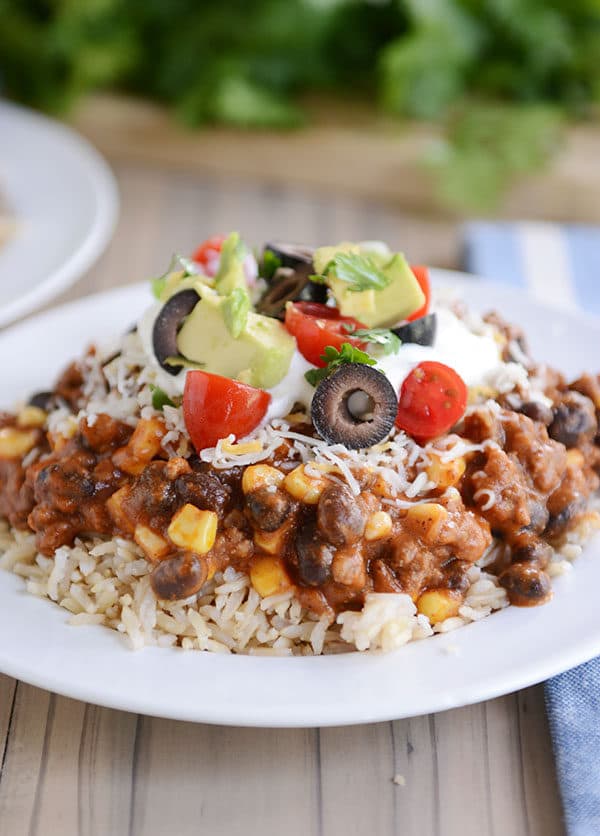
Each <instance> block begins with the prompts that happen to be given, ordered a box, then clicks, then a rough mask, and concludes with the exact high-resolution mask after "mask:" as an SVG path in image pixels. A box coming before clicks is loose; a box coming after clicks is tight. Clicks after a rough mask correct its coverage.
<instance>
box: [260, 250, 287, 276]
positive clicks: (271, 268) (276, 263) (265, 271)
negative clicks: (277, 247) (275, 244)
mask: <svg viewBox="0 0 600 836" xmlns="http://www.w3.org/2000/svg"><path fill="white" fill-rule="evenodd" d="M281 265H282V261H281V259H280V258H279V256H278V255H275V253H274V252H273V250H265V251H264V252H263V255H262V264H261V268H260V275H261V276H262V277H263V279H267V280H270V279H272V278H273V276H274V275H275V273H276V271H277V270H278V269H279V267H281Z"/></svg>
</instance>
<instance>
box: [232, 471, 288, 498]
mask: <svg viewBox="0 0 600 836" xmlns="http://www.w3.org/2000/svg"><path fill="white" fill-rule="evenodd" d="M284 479H285V474H283V473H282V472H281V470H277V468H276V467H271V465H269V464H253V465H250V467H247V468H246V469H245V470H244V475H243V476H242V490H243V491H244V493H250V492H251V491H256V490H258V488H268V487H269V486H270V485H275V486H278V485H281V483H282V482H283V480H284Z"/></svg>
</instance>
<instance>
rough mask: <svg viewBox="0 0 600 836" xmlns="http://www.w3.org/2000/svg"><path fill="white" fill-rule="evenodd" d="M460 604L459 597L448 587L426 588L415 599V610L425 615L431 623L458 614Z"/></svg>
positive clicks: (437, 622)
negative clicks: (425, 590)
mask: <svg viewBox="0 0 600 836" xmlns="http://www.w3.org/2000/svg"><path fill="white" fill-rule="evenodd" d="M460 605H461V598H460V597H459V596H458V595H457V593H456V592H453V591H452V590H450V589H428V590H427V592H424V593H423V594H422V595H420V596H419V598H418V600H417V610H418V611H419V612H420V613H421V615H426V616H427V618H428V619H429V621H430V623H431V624H439V623H440V621H445V620H446V619H447V618H452V617H453V616H455V615H458V610H459V608H460Z"/></svg>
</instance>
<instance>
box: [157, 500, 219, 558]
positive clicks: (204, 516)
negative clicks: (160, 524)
mask: <svg viewBox="0 0 600 836" xmlns="http://www.w3.org/2000/svg"><path fill="white" fill-rule="evenodd" d="M218 523H219V518H218V516H217V515H216V514H215V512H214V511H201V510H200V509H199V508H196V506H195V505H191V504H190V503H188V504H187V505H184V506H183V508H180V509H179V511H177V513H176V514H175V516H174V517H173V519H172V520H171V522H170V524H169V528H168V535H169V537H170V538H171V540H172V541H173V543H175V545H176V546H179V548H181V549H187V550H188V551H191V552H194V553H195V554H206V553H207V552H209V551H210V550H211V549H212V547H213V546H214V544H215V539H216V537H217V525H218Z"/></svg>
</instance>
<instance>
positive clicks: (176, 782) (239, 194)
mask: <svg viewBox="0 0 600 836" xmlns="http://www.w3.org/2000/svg"><path fill="white" fill-rule="evenodd" d="M117 175H118V177H119V181H120V187H121V195H122V211H121V221H120V224H119V228H118V230H117V233H116V235H115V238H114V240H113V242H112V244H111V246H110V248H109V250H108V252H107V253H106V254H105V256H104V257H103V258H102V260H101V261H100V263H99V264H98V265H97V266H96V267H95V268H94V269H93V270H92V271H91V272H90V273H89V274H88V275H87V276H86V277H85V278H84V279H83V281H82V282H81V283H80V284H79V285H78V286H77V288H75V289H73V290H72V291H70V292H69V293H67V294H65V297H64V299H74V298H76V297H78V296H82V295H84V294H87V293H90V292H92V291H96V290H100V289H103V288H108V287H112V286H114V285H118V284H122V283H125V282H130V281H138V280H140V279H143V278H145V277H148V276H150V275H152V274H156V273H157V272H159V271H160V270H161V269H162V268H163V267H164V266H166V265H167V264H168V261H169V257H170V254H171V253H172V252H173V251H179V252H189V251H190V249H191V247H192V246H193V244H194V243H196V242H198V241H199V240H200V239H201V238H203V237H204V236H205V235H207V234H208V233H211V232H214V231H221V230H229V229H239V230H240V232H241V233H242V234H243V235H244V236H245V237H247V239H248V240H250V241H255V242H262V241H264V240H265V239H267V238H269V237H271V238H279V239H280V240H281V239H288V240H292V241H293V240H305V241H307V242H319V241H335V240H341V239H344V238H349V239H353V238H363V239H365V238H374V237H379V238H384V239H387V240H388V241H389V242H390V243H391V244H392V245H396V246H398V247H400V246H402V247H404V248H406V250H408V251H409V252H410V255H411V257H412V258H414V260H416V261H428V262H429V263H434V264H439V265H448V266H452V265H453V264H455V263H456V262H457V258H458V232H457V229H456V228H455V226H453V225H452V224H451V223H449V222H435V221H433V220H430V221H425V220H422V219H421V220H420V219H417V218H414V217H406V216H404V215H402V214H401V213H399V212H398V211H396V210H394V209H393V208H390V207H385V206H383V205H379V204H377V203H374V202H373V203H366V202H364V201H359V200H355V199H352V198H349V197H344V198H338V197H335V196H323V195H320V196H313V195H311V194H310V193H298V191H297V190H293V191H291V190H286V189H285V188H282V187H277V188H274V187H268V188H267V187H262V186H261V185H260V184H253V183H239V182H236V181H231V180H223V181H221V180H217V179H212V178H210V179H209V178H202V177H201V176H195V177H190V176H189V175H186V174H185V173H182V172H178V173H175V174H174V173H172V172H169V171H166V170H161V169H158V170H157V169H156V168H146V167H144V166H141V165H136V164H132V163H127V164H119V165H118V166H117ZM61 301H64V300H61ZM73 350H74V353H76V352H77V351H78V350H79V347H78V346H73ZM141 652H143V651H141ZM490 652H492V653H493V648H491V649H490ZM443 685H444V683H443V682H440V688H443ZM394 778H395V781H394ZM563 832H564V831H563V827H562V824H561V812H560V804H559V800H558V792H557V787H556V779H555V775H554V766H553V760H552V753H551V748H550V741H549V736H548V729H547V725H546V719H545V714H544V703H543V693H542V689H541V687H537V688H530V689H528V690H526V691H523V692H521V693H519V694H513V695H510V696H507V697H502V698H500V699H496V700H492V701H491V702H487V703H482V704H480V705H476V706H472V707H469V708H463V709H457V710H455V711H448V712H446V713H444V714H437V715H431V716H428V717H418V718H414V719H411V720H402V721H398V722H394V723H380V724H377V725H370V726H356V727H348V728H334V729H321V730H319V729H307V730H262V729H256V730H255V729H238V728H223V727H211V726H203V725H191V724H186V723H180V722H171V721H168V720H156V719H151V718H147V717H137V716H135V715H133V714H127V713H124V712H119V711H113V710H108V709H104V708H96V707H95V706H92V705H85V704H83V703H79V702H74V701H73V700H68V699H65V698H63V697H58V696H55V695H53V694H50V693H47V692H45V691H40V690H38V689H36V688H32V687H30V686H29V685H24V684H22V683H16V682H15V681H14V680H11V679H9V678H7V677H4V676H0V836H128V835H129V834H135V836H163V835H164V834H171V836H188V835H189V836H192V834H207V835H209V836H237V834H240V836H241V835H242V834H244V836H255V834H260V835H261V836H275V834H277V836H279V834H285V835H286V836H296V834H298V836H313V834H315V836H317V834H318V835H319V836H342V835H343V836H346V834H352V835H354V834H357V836H363V834H374V836H387V835H388V834H403V836H417V834H418V836H455V834H456V836H459V834H460V836H488V834H490V836H521V834H522V835H523V836H537V834H539V836H558V834H561V833H563Z"/></svg>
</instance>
